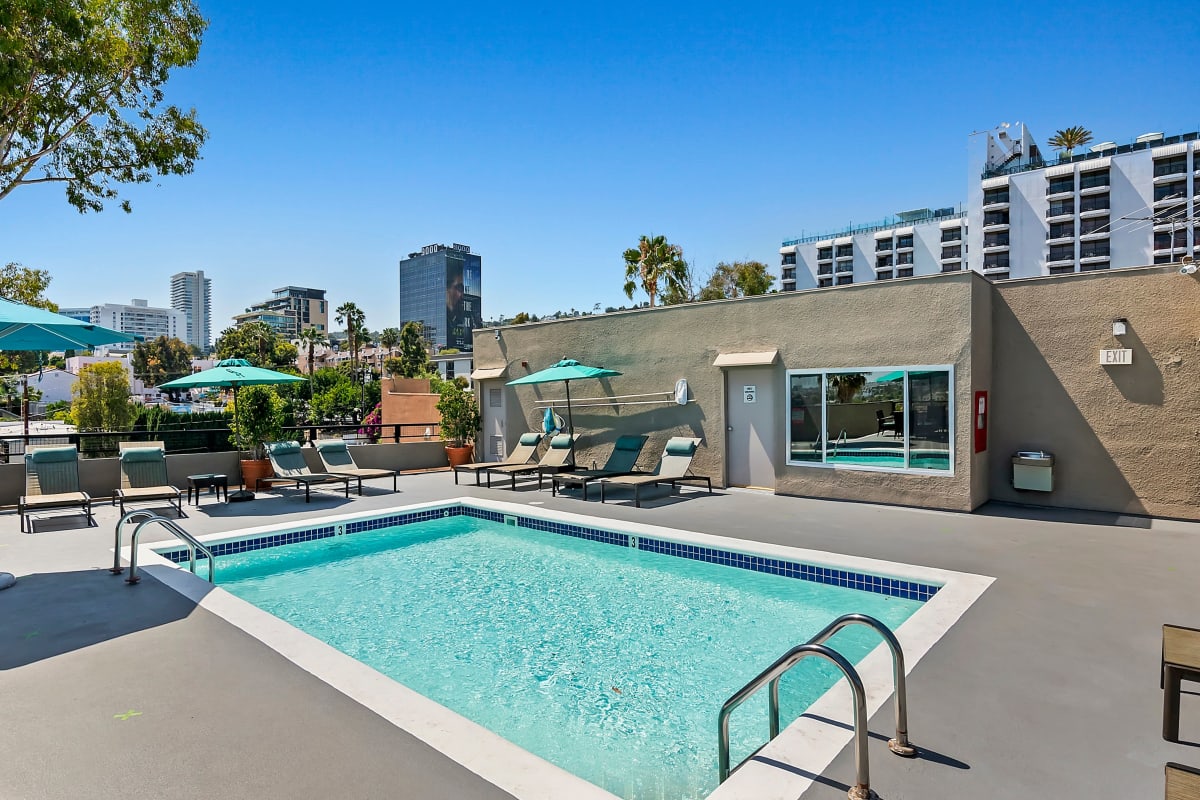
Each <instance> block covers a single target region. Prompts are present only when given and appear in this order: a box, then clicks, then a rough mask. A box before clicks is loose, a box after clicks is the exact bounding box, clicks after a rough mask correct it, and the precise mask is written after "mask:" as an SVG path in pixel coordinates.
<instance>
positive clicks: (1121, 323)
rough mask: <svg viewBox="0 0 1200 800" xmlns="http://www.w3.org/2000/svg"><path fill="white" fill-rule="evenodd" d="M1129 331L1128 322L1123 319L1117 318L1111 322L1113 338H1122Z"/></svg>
mask: <svg viewBox="0 0 1200 800" xmlns="http://www.w3.org/2000/svg"><path fill="white" fill-rule="evenodd" d="M1128 330H1129V320H1127V319H1125V318H1124V317H1117V318H1116V319H1114V320H1113V336H1124V335H1125V333H1126V331H1128Z"/></svg>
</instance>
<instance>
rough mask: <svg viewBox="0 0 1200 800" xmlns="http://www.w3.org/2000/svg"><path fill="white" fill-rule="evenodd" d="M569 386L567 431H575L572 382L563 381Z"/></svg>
mask: <svg viewBox="0 0 1200 800" xmlns="http://www.w3.org/2000/svg"><path fill="white" fill-rule="evenodd" d="M563 383H564V384H565V385H566V387H567V433H575V420H574V418H572V417H571V382H570V381H563Z"/></svg>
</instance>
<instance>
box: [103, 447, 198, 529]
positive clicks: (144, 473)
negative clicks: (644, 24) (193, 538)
mask: <svg viewBox="0 0 1200 800" xmlns="http://www.w3.org/2000/svg"><path fill="white" fill-rule="evenodd" d="M117 447H118V449H119V450H120V455H121V457H120V462H121V488H119V489H117V490H116V491H115V492H114V493H113V502H115V503H118V504H119V505H120V508H121V516H122V517H124V516H125V504H126V503H140V502H144V501H151V500H166V501H167V502H168V503H170V504H171V505H173V506H175V512H176V513H177V514H178V515H179V516H181V517H182V516H184V513H183V490H181V489H179V488H178V487H176V486H172V485H171V484H170V482H169V481H168V480H167V452H166V449H165V448H166V445H164V444H163V443H162V442H118V443H117Z"/></svg>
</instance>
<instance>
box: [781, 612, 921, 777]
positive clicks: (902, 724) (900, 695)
mask: <svg viewBox="0 0 1200 800" xmlns="http://www.w3.org/2000/svg"><path fill="white" fill-rule="evenodd" d="M849 625H866V626H867V627H868V628H873V629H874V630H875V632H876V633H878V634H879V635H880V636H881V637H882V638H883V641H885V642H886V643H887V646H888V649H890V650H891V651H892V679H893V682H894V683H895V696H896V701H895V710H896V738H894V739H889V740H888V749H889V750H891V751H892V752H893V753H895V754H896V755H898V756H904V757H905V758H912V757H913V756H915V755H916V754H917V748H916V747H914V746H913V745H912V744H911V743H909V741H908V691H907V688H906V686H905V682H904V673H905V670H904V649H903V648H902V647H901V646H900V641H899V640H898V639H897V638H896V635H895V634H894V633H892V631H891V629H890V628H889V627H888V626H887V625H884V624H883V623H882V622H880V621H879V620H877V619H875V618H874V617H871V616H868V615H866V614H843V615H842V616H840V617H838V618H837V619H835V620H834V621H833V622H831V623H829V624H828V625H826V626H825V627H824V628H823V629H822V630H821V631H820V632H819V633H817V634H816V635H814V636H813V637H812V638H811V639H809V640H808V642H807V644H825V643H826V642H827V641H829V640H830V639H831V638H833V635H834V634H836V633H837V632H838V631H840V630H841V629H842V628H845V627H847V626H849ZM781 677H782V676H780V677H777V678H775V679H774V680H773V681H771V686H770V689H771V693H770V715H771V738H772V739H774V738H775V737H776V736H778V735H779V681H780V679H781Z"/></svg>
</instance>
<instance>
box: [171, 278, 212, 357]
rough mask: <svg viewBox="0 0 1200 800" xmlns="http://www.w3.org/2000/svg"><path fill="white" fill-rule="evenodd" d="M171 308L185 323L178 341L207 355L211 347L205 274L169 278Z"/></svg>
mask: <svg viewBox="0 0 1200 800" xmlns="http://www.w3.org/2000/svg"><path fill="white" fill-rule="evenodd" d="M171 308H173V309H175V310H177V311H181V312H183V314H184V316H185V317H186V319H187V327H186V329H185V331H184V333H183V335H181V336H180V337H179V338H180V339H182V340H183V341H185V342H187V343H188V344H193V345H195V346H196V347H199V348H200V349H201V350H204V351H207V350H208V349H209V346H210V345H211V344H212V279H211V278H206V277H204V270H197V271H196V272H177V273H175V274H174V275H172V276H171Z"/></svg>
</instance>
